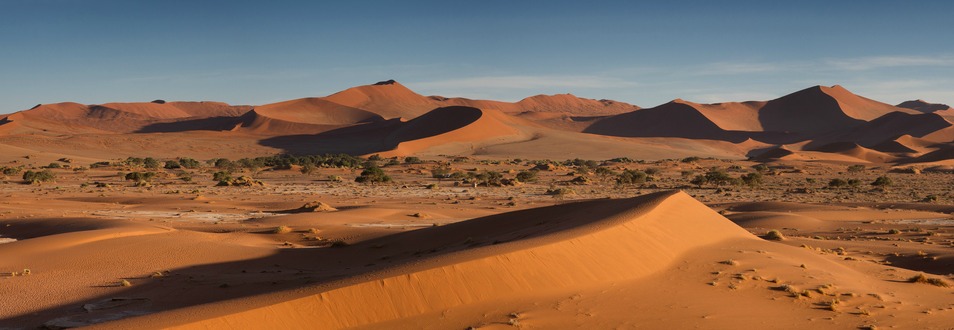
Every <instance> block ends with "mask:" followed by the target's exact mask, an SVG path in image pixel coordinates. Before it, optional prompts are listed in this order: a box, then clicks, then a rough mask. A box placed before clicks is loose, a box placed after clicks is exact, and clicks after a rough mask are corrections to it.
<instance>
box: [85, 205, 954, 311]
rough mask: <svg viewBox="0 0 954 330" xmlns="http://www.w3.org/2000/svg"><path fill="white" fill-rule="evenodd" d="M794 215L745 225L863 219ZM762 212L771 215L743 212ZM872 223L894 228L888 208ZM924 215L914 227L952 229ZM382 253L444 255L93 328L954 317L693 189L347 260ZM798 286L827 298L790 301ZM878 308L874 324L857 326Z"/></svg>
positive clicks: (486, 226)
mask: <svg viewBox="0 0 954 330" xmlns="http://www.w3.org/2000/svg"><path fill="white" fill-rule="evenodd" d="M793 205H795V207H797V209H795V211H798V212H800V214H799V216H792V215H787V214H785V213H780V212H781V211H780V210H783V209H784V207H770V209H775V210H779V212H776V213H767V212H763V213H757V214H755V215H751V216H748V217H740V219H739V220H737V221H754V222H758V223H762V224H765V225H780V224H785V223H794V222H798V223H799V224H800V225H804V223H802V222H809V223H808V226H809V227H811V226H814V225H817V224H819V223H822V224H824V223H825V222H828V221H844V220H839V219H841V218H844V217H845V216H850V215H852V214H854V213H851V212H853V211H851V210H848V209H847V208H835V207H825V206H816V205H804V204H793ZM753 206H754V207H755V209H758V207H760V206H767V205H740V206H738V207H730V209H734V210H741V209H744V208H746V207H749V208H752V207H753ZM862 213H864V214H861V215H860V217H861V218H867V217H872V216H875V217H879V216H881V217H883V216H882V215H883V214H884V211H881V210H875V209H871V210H869V212H867V213H865V212H862ZM909 213H911V212H909ZM913 213H917V212H913ZM921 213H923V214H924V215H916V214H915V215H913V216H915V217H917V216H938V213H933V212H921ZM854 215H856V216H857V215H858V214H854ZM884 216H887V217H892V216H896V215H894V214H887V215H884ZM908 216H912V215H909V214H906V215H904V216H902V217H901V218H904V217H908ZM746 219H748V220H746ZM812 219H814V220H812ZM825 226H827V225H825ZM796 239H799V240H801V238H796ZM794 244H797V243H794ZM375 248H379V249H382V250H380V251H387V253H388V256H389V257H395V258H398V257H400V256H404V255H410V254H412V253H413V254H414V255H420V251H431V252H429V253H424V254H423V255H422V256H423V257H422V258H419V259H416V260H414V261H412V262H406V263H400V264H395V265H393V266H388V267H384V268H382V269H379V270H374V271H370V272H367V273H364V274H360V275H357V276H352V277H349V278H345V279H338V280H331V281H330V282H324V283H316V284H314V285H310V286H306V287H302V288H299V289H295V290H287V291H282V292H274V293H267V294H263V295H259V296H253V297H248V298H244V299H237V300H227V301H221V302H214V303H209V304H205V305H198V306H193V307H187V308H182V309H178V310H171V311H165V312H159V313H156V314H150V315H144V316H139V317H133V318H129V319H124V320H119V321H116V322H112V323H104V324H100V325H97V326H95V327H94V328H102V329H122V328H128V327H147V328H171V329H233V328H262V327H271V328H286V329H299V328H310V329H340V328H368V329H372V328H388V329H412V328H452V329H459V328H466V327H468V326H478V327H484V326H487V327H490V328H494V327H495V326H498V325H502V326H507V319H506V317H507V315H510V318H511V321H510V323H511V324H514V323H516V322H514V321H513V319H517V320H516V321H518V323H519V324H520V326H521V327H524V326H526V327H532V328H566V327H568V326H569V327H585V328H620V327H624V328H629V327H637V326H641V327H648V328H663V327H669V328H691V327H713V328H734V327H738V326H740V325H743V324H744V325H757V326H758V327H766V328H780V327H781V328H792V329H798V328H805V327H818V328H833V329H834V328H853V327H858V326H859V324H879V326H880V325H892V326H898V327H902V328H906V327H914V326H919V327H940V326H943V324H944V322H945V320H949V316H935V317H918V316H919V315H923V314H922V313H923V311H924V310H932V311H935V312H940V313H946V311H942V310H941V309H937V308H934V307H933V306H942V308H943V307H944V306H949V304H950V300H949V296H950V291H949V290H947V289H943V288H933V287H930V286H924V285H917V284H911V283H904V282H903V281H899V280H890V279H889V280H885V278H892V279H897V278H905V277H904V276H910V275H908V274H911V273H912V272H910V271H906V270H902V269H896V268H891V267H887V266H883V265H878V264H874V263H868V262H860V261H847V259H845V260H843V258H842V257H841V256H837V255H836V256H826V255H823V254H819V253H818V252H816V251H815V250H812V249H806V248H799V247H795V246H788V245H785V244H780V243H773V242H767V241H764V240H761V239H758V238H756V237H755V236H753V235H752V234H750V233H749V232H747V231H745V230H743V229H741V227H738V226H737V225H735V224H734V223H732V222H731V221H729V220H728V219H726V218H724V217H722V216H720V215H719V214H718V213H716V212H715V211H713V210H712V209H710V208H708V207H706V206H705V205H703V204H701V203H699V202H698V201H696V200H694V199H692V198H691V197H689V196H688V195H687V194H685V193H682V192H662V193H656V194H651V195H645V196H640V197H636V198H629V199H620V200H597V201H588V202H579V203H571V204H564V205H558V206H552V207H544V208H538V209H530V210H524V211H518V212H513V213H506V214H499V215H494V216H489V217H484V218H478V219H474V220H469V221H463V222H459V223H454V224H448V225H444V226H441V227H430V228H426V229H421V230H416V231H411V232H404V233H400V234H393V235H390V236H384V237H380V238H378V239H373V240H370V241H366V242H360V243H356V244H354V245H352V246H349V247H345V248H342V249H341V250H339V251H340V252H341V253H347V252H348V251H352V252H355V253H357V252H358V251H371V250H369V249H375ZM414 251H418V252H417V253H415V252H414ZM435 251H440V253H434V252H435ZM849 262H850V263H851V265H850V266H849V265H848V263H849ZM887 269H891V271H888V270H887ZM786 286H791V287H793V288H792V289H793V290H794V289H795V288H802V289H805V290H814V288H819V289H817V291H813V292H812V293H808V296H809V297H810V298H799V297H797V293H796V297H795V298H792V296H791V293H788V292H785V290H786ZM795 292H799V291H795ZM822 292H829V293H830V294H831V295H832V296H833V297H836V298H837V299H839V306H837V307H838V308H837V309H835V308H832V309H833V310H837V312H833V311H831V310H828V309H826V308H825V307H824V302H825V301H831V299H832V298H828V297H827V296H824V295H822V296H821V297H820V298H819V297H818V295H821V294H822ZM647 297H650V298H651V299H647ZM796 298H798V299H796ZM912 301H915V302H917V303H916V304H915V305H914V306H909V305H910V302H912ZM878 306H891V307H890V310H884V309H883V308H885V307H878ZM866 310H872V311H873V312H872V313H865V315H864V317H861V316H859V315H860V314H861V313H862V312H863V311H866ZM494 315H500V316H501V317H503V322H502V323H501V322H500V321H494V320H495V319H498V320H499V318H497V317H495V316H494ZM944 315H947V314H944ZM481 320H483V321H481Z"/></svg>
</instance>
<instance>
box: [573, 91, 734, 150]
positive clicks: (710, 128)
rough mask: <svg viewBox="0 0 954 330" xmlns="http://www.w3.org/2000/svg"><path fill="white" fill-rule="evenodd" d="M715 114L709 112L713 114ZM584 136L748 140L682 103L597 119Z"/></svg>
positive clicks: (670, 103)
mask: <svg viewBox="0 0 954 330" xmlns="http://www.w3.org/2000/svg"><path fill="white" fill-rule="evenodd" d="M712 112H714V111H710V113H712ZM584 132H586V133H591V134H602V135H612V136H627V137H681V138H690V139H708V140H726V141H734V142H742V141H744V140H745V139H747V137H746V136H745V135H744V134H738V133H739V132H730V131H727V130H725V129H724V128H722V127H720V126H719V125H717V124H716V123H715V122H713V120H711V119H710V118H709V117H707V116H706V115H705V114H703V113H702V112H700V111H699V110H698V109H696V108H694V107H693V106H692V105H690V104H687V103H685V102H683V101H681V100H677V101H672V102H669V103H666V104H663V105H660V106H658V107H654V108H647V109H640V110H637V111H633V112H629V113H624V114H621V115H616V116H611V117H606V118H603V119H600V120H597V121H596V122H595V123H593V124H592V125H590V126H589V127H587V128H586V130H584Z"/></svg>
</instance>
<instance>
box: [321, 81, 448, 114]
mask: <svg viewBox="0 0 954 330" xmlns="http://www.w3.org/2000/svg"><path fill="white" fill-rule="evenodd" d="M324 99H325V100H327V101H331V102H334V103H337V104H340V105H344V106H348V107H351V108H357V109H363V110H367V111H370V112H373V113H376V114H378V115H380V116H381V117H384V118H385V119H391V118H406V119H411V118H415V117H417V116H420V115H422V114H424V113H426V112H428V111H430V110H432V109H434V108H436V107H437V106H436V105H435V102H434V100H433V99H430V98H427V97H425V96H422V95H420V94H417V93H415V92H414V91H412V90H410V89H408V88H407V87H404V85H401V84H400V83H398V82H396V81H394V80H388V81H382V82H378V83H375V84H373V85H364V86H358V87H353V88H349V89H346V90H343V91H340V92H337V93H334V94H331V95H329V96H326V97H324Z"/></svg>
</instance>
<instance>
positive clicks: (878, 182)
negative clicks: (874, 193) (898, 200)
mask: <svg viewBox="0 0 954 330" xmlns="http://www.w3.org/2000/svg"><path fill="white" fill-rule="evenodd" d="M891 184H892V182H891V178H889V177H887V176H884V175H882V176H879V177H878V178H877V179H875V180H874V182H872V183H871V185H872V186H875V187H887V186H890V185H891Z"/></svg>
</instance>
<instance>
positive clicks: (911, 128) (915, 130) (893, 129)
mask: <svg viewBox="0 0 954 330" xmlns="http://www.w3.org/2000/svg"><path fill="white" fill-rule="evenodd" d="M952 127H954V125H952V124H951V122H950V121H948V120H947V119H944V118H943V117H941V116H939V115H936V114H933V113H925V114H908V113H902V112H891V113H888V114H886V115H884V116H881V117H878V118H876V119H874V120H872V121H869V122H867V123H864V124H861V125H859V126H857V127H854V128H852V129H850V130H844V131H837V132H834V133H832V134H827V135H825V136H820V137H818V138H816V139H815V140H814V141H813V142H812V143H810V145H812V146H816V145H819V144H826V143H832V142H852V143H857V144H860V145H862V146H874V145H878V144H880V143H883V142H886V141H893V140H895V139H897V138H898V137H901V136H905V135H907V136H913V137H917V138H923V139H928V138H927V137H928V136H931V137H933V138H931V139H930V140H933V141H937V142H941V141H940V140H939V139H942V138H944V137H946V136H948V135H949V134H948V133H946V132H954V128H952ZM809 148H811V147H809Z"/></svg>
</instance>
